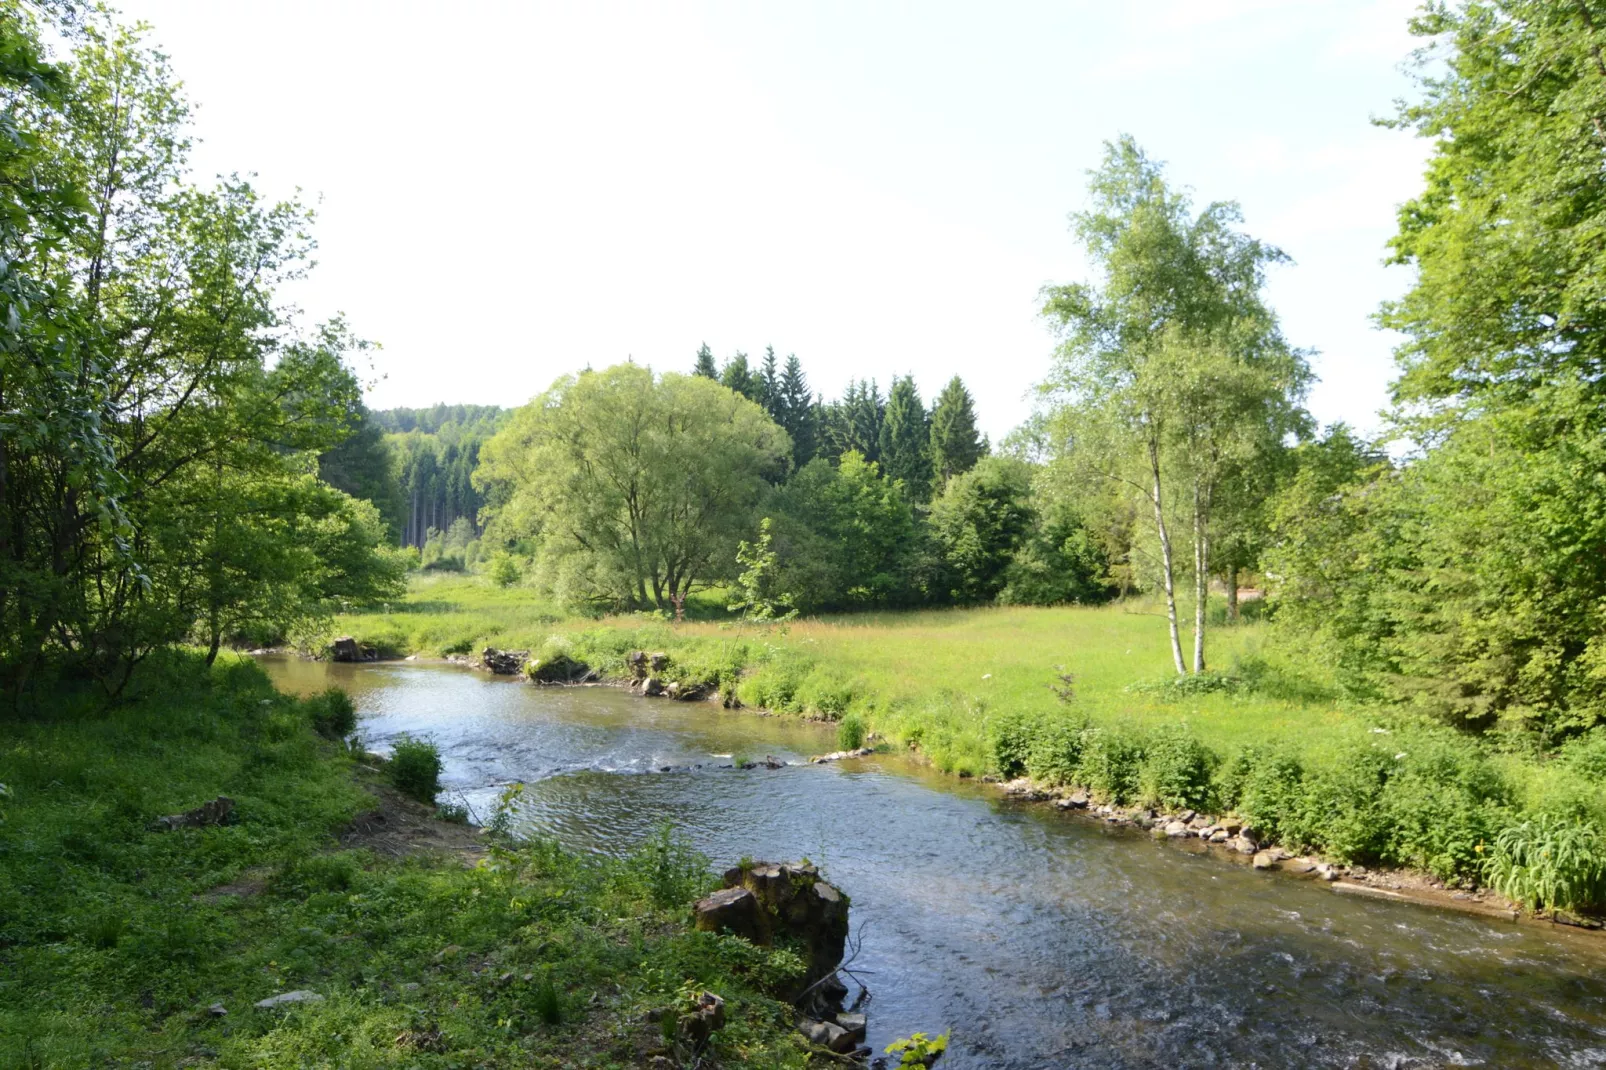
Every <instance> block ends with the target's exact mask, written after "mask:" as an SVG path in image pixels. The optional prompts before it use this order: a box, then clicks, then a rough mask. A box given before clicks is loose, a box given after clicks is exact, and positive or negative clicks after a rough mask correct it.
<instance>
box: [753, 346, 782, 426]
mask: <svg viewBox="0 0 1606 1070" xmlns="http://www.w3.org/2000/svg"><path fill="white" fill-rule="evenodd" d="M753 381H754V382H755V383H756V384H757V385H758V387H759V394H760V396H759V397H756V398H754V399H753V400H755V401H757V402H758V403H759V404H760V405H762V406H764V410H765V411H766V412H768V413H769V414H770V419H772V420H774V421H775V422H776V423H781V416H780V409H779V404H780V397H781V375H780V370H779V369H778V368H777V367H776V366H775V347H774V346H765V347H764V363H762V364H760V365H759V371H758V374H757V375H756V376H754V377H753ZM781 426H783V427H784V426H785V424H782V425H781Z"/></svg>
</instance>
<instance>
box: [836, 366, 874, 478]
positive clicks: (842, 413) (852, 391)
mask: <svg viewBox="0 0 1606 1070" xmlns="http://www.w3.org/2000/svg"><path fill="white" fill-rule="evenodd" d="M884 413H885V406H884V405H883V403H882V400H881V390H880V388H879V387H878V386H876V382H875V380H874V379H865V380H858V379H855V380H853V381H852V382H850V383H848V388H847V389H846V390H844V391H843V392H842V399H841V400H840V401H836V402H833V403H832V404H830V405H827V406H826V407H825V413H824V416H825V420H824V422H825V437H826V446H827V448H828V449H829V450H830V455H831V459H832V460H833V461H834V460H837V459H838V458H840V457H841V456H842V455H843V454H844V453H847V452H848V451H849V450H854V451H857V452H858V453H861V454H863V455H864V459H865V460H867V461H879V460H880V458H881V420H882V418H883V416H884Z"/></svg>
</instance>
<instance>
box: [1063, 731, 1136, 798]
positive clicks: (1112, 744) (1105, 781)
mask: <svg viewBox="0 0 1606 1070" xmlns="http://www.w3.org/2000/svg"><path fill="white" fill-rule="evenodd" d="M1081 744H1082V751H1081V757H1080V760H1079V761H1078V763H1077V778H1078V779H1079V780H1081V782H1082V783H1083V784H1085V785H1086V786H1087V788H1088V790H1089V791H1091V792H1093V793H1094V794H1096V795H1100V796H1102V797H1104V798H1106V799H1109V800H1110V801H1111V802H1114V803H1124V802H1127V801H1128V800H1130V799H1132V798H1133V797H1134V796H1135V795H1136V794H1137V790H1138V770H1139V767H1140V765H1141V763H1142V761H1143V745H1142V743H1141V742H1140V741H1139V740H1138V738H1137V737H1136V736H1134V735H1132V734H1131V733H1129V732H1127V731H1124V730H1121V729H1109V728H1089V729H1087V730H1086V731H1084V732H1083V733H1082V734H1081Z"/></svg>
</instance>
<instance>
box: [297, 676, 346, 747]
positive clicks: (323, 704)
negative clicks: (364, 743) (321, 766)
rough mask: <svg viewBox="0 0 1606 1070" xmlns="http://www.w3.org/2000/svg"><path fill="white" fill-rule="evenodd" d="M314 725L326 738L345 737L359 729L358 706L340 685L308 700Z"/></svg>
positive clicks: (308, 707)
mask: <svg viewBox="0 0 1606 1070" xmlns="http://www.w3.org/2000/svg"><path fill="white" fill-rule="evenodd" d="M306 705H307V711H308V712H309V713H310V714H311V715H312V727H313V729H314V730H315V731H317V733H318V734H319V735H320V736H323V737H324V738H325V739H345V738H346V737H347V736H349V735H351V734H352V733H353V732H355V731H356V730H357V707H356V706H355V705H354V704H353V703H352V701H351V696H350V695H348V694H346V692H345V691H343V690H342V689H340V688H338V687H331V688H329V689H328V690H326V691H324V692H323V693H322V694H321V695H315V696H314V697H312V698H310V699H308V700H307V703H306Z"/></svg>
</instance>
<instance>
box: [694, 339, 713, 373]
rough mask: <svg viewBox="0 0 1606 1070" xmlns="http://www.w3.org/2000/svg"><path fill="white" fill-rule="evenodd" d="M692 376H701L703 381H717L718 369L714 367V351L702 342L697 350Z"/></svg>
mask: <svg viewBox="0 0 1606 1070" xmlns="http://www.w3.org/2000/svg"><path fill="white" fill-rule="evenodd" d="M692 374H693V375H701V376H702V377H703V378H704V379H716V380H717V379H718V378H719V369H718V368H716V367H714V351H713V350H712V349H709V348H708V343H707V342H704V343H703V344H702V345H701V346H700V347H699V348H698V350H697V364H696V366H695V367H693V368H692Z"/></svg>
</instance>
